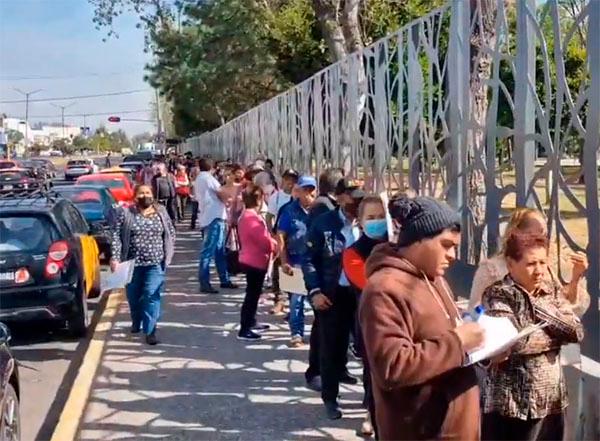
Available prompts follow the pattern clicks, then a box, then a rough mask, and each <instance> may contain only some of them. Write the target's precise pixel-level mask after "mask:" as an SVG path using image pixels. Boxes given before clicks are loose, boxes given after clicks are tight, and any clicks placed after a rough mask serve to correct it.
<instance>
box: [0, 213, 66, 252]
mask: <svg viewBox="0 0 600 441" xmlns="http://www.w3.org/2000/svg"><path fill="white" fill-rule="evenodd" d="M57 238H58V233H57V231H56V228H55V227H54V225H53V224H52V222H50V221H49V220H48V219H47V218H46V216H27V215H24V216H6V217H0V253H5V252H6V253H8V252H14V251H26V252H42V251H47V250H48V248H49V247H50V245H51V244H52V242H53V241H54V240H56V239H57Z"/></svg>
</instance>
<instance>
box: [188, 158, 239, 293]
mask: <svg viewBox="0 0 600 441" xmlns="http://www.w3.org/2000/svg"><path fill="white" fill-rule="evenodd" d="M213 172H214V167H213V162H212V160H210V159H207V158H203V159H201V160H200V174H199V175H198V177H197V178H196V182H195V183H194V193H195V198H196V200H197V201H201V202H202V209H201V210H200V218H199V224H200V228H201V229H202V234H203V236H204V242H203V244H202V250H201V251H200V265H199V268H198V280H199V282H200V291H201V292H203V293H205V294H218V292H219V291H217V290H216V289H214V288H213V287H212V286H211V283H210V261H211V260H212V259H213V258H214V259H215V264H216V266H217V271H218V273H219V279H220V281H221V288H224V289H235V288H237V285H235V284H233V283H232V282H231V280H230V279H229V273H228V271H227V260H226V258H225V238H226V237H225V234H226V233H225V230H226V222H227V204H229V203H230V202H231V201H230V199H229V195H228V194H227V192H225V191H223V189H222V188H221V184H219V182H218V181H217V180H216V179H215V177H214V176H213Z"/></svg>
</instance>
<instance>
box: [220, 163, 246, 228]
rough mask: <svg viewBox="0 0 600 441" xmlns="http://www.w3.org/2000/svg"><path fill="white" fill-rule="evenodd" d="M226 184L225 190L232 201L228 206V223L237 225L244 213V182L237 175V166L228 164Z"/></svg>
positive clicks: (224, 175)
mask: <svg viewBox="0 0 600 441" xmlns="http://www.w3.org/2000/svg"><path fill="white" fill-rule="evenodd" d="M223 178H224V180H225V184H224V185H223V191H225V192H226V193H227V195H228V196H229V198H230V200H231V203H230V204H229V205H228V206H227V224H228V226H229V227H234V226H235V225H237V221H238V219H239V217H240V215H241V214H242V211H243V205H244V202H243V201H242V184H241V182H240V181H239V180H238V177H237V175H236V166H235V165H233V166H227V167H226V168H225V170H224V172H223Z"/></svg>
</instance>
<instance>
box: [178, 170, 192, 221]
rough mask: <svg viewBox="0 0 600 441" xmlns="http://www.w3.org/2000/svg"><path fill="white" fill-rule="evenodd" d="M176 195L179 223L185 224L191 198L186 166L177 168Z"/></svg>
mask: <svg viewBox="0 0 600 441" xmlns="http://www.w3.org/2000/svg"><path fill="white" fill-rule="evenodd" d="M175 193H176V194H177V221H178V222H183V221H184V218H185V209H186V208H187V205H188V200H189V197H190V178H189V177H188V175H187V172H186V170H185V165H183V164H179V165H178V166H177V173H176V174H175Z"/></svg>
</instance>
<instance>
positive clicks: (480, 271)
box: [469, 208, 590, 317]
mask: <svg viewBox="0 0 600 441" xmlns="http://www.w3.org/2000/svg"><path fill="white" fill-rule="evenodd" d="M514 232H519V233H522V234H541V235H545V236H547V235H548V228H547V226H546V220H545V219H544V216H543V215H542V213H541V212H539V211H538V210H534V209H533V208H517V209H516V210H515V211H514V212H513V214H512V216H511V217H510V220H509V221H508V225H507V227H506V232H505V233H504V239H503V244H502V250H501V251H500V253H499V254H497V255H496V256H493V257H490V258H489V259H485V260H484V261H482V262H480V263H479V267H478V268H477V271H476V272H475V277H474V278H473V284H472V286H471V298H470V301H469V308H471V309H472V308H474V307H475V306H477V305H479V303H480V302H481V296H482V294H483V291H484V290H485V289H486V288H487V287H488V286H490V285H492V284H494V283H495V282H497V281H499V280H502V279H503V278H504V276H506V274H508V266H507V259H506V256H505V255H504V250H505V249H506V238H508V237H510V236H511V234H512V233H514ZM569 260H570V263H571V265H572V268H573V269H572V271H571V281H570V282H569V283H566V284H565V285H564V286H562V289H561V293H562V295H563V296H564V298H565V299H567V300H568V301H569V303H570V304H571V307H572V308H573V311H575V313H576V314H577V315H578V316H579V317H581V316H583V314H584V313H585V311H587V309H588V307H589V306H590V294H589V293H588V292H587V289H586V279H585V276H584V274H585V272H586V271H587V269H588V259H587V255H586V254H585V253H581V252H579V253H574V254H572V255H571V256H570V258H569ZM544 277H545V278H546V279H547V280H548V281H556V282H557V283H560V282H558V280H559V279H558V277H557V276H556V275H555V274H554V273H553V271H552V270H551V269H550V265H548V271H547V272H546V274H545V276H544ZM561 285H562V284H561Z"/></svg>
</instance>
